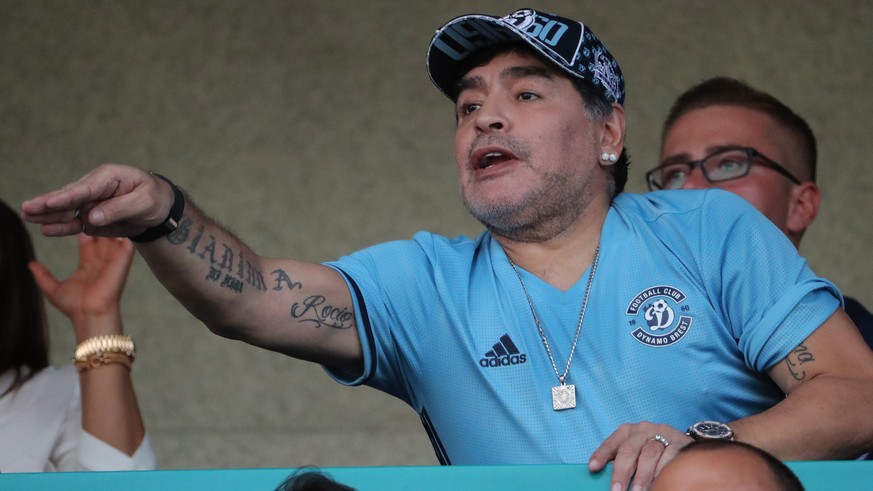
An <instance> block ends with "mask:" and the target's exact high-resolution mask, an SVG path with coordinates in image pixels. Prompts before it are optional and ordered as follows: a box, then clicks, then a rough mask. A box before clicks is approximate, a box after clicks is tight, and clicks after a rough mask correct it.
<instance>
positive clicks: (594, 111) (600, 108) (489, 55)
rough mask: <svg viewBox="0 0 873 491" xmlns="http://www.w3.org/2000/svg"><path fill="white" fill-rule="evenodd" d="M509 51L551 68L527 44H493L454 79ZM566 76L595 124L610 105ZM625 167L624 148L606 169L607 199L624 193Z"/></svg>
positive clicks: (454, 94)
mask: <svg viewBox="0 0 873 491" xmlns="http://www.w3.org/2000/svg"><path fill="white" fill-rule="evenodd" d="M509 52H516V53H520V54H525V55H533V56H535V57H537V58H539V59H540V60H541V61H542V62H543V63H545V64H546V66H549V67H552V66H554V65H555V62H553V61H551V60H549V59H548V58H546V57H544V56H543V55H541V54H539V53H538V52H537V51H536V50H534V49H533V48H531V47H530V46H528V45H527V44H525V43H523V42H521V41H510V42H505V43H497V44H493V45H491V46H488V47H485V48H482V49H480V50H478V51H476V52H474V53H473V54H472V55H471V56H470V57H469V58H468V59H467V60H465V62H464V63H461V64H459V69H458V71H457V74H456V76H457V79H458V80H460V79H461V77H463V75H464V74H465V73H467V72H469V71H470V70H472V69H473V68H476V67H479V66H483V65H485V64H487V63H488V62H489V61H491V60H492V59H493V58H494V57H495V56H497V55H500V54H503V53H509ZM556 71H557V72H558V73H562V74H565V73H566V72H564V71H563V70H556ZM566 76H567V78H569V79H570V82H571V83H572V84H573V87H574V88H575V89H576V91H577V92H579V95H581V96H582V101H583V103H584V104H585V113H586V114H587V115H588V117H589V118H590V119H592V120H594V121H599V120H601V119H603V118H605V117H607V116H610V115H611V114H612V111H613V108H612V103H611V102H609V101H608V100H606V98H605V97H603V96H602V95H600V93H599V92H598V91H596V90H594V89H592V88H591V86H590V85H589V84H588V82H586V81H585V80H583V79H581V78H578V77H572V76H570V75H566ZM459 89H460V87H459V86H456V87H455V89H454V91H453V92H452V93H451V94H450V95H451V98H452V100H455V101H456V100H457V99H458V90H459ZM629 166H630V154H629V153H628V151H627V147H625V148H623V149H622V151H621V155H620V156H619V157H618V161H617V162H616V163H614V164H612V165H611V166H609V169H610V173H609V176H610V189H609V196H610V197H611V198H614V197H616V196H617V195H618V194H619V193H621V192H622V191H624V186H625V184H627V173H628V167H629Z"/></svg>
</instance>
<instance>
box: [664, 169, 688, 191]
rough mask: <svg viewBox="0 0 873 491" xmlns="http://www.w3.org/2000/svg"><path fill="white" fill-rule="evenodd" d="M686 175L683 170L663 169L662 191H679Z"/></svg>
mask: <svg viewBox="0 0 873 491" xmlns="http://www.w3.org/2000/svg"><path fill="white" fill-rule="evenodd" d="M686 177H687V173H686V171H685V170H684V169H665V170H664V171H663V172H662V173H661V182H663V183H664V189H679V188H681V187H682V185H683V184H685V178H686Z"/></svg>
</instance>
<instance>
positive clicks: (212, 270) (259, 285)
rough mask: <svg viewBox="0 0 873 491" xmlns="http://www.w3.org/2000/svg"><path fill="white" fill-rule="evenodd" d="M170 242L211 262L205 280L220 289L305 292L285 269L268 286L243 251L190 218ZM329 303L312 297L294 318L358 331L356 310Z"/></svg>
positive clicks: (296, 304)
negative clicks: (207, 232) (355, 328)
mask: <svg viewBox="0 0 873 491" xmlns="http://www.w3.org/2000/svg"><path fill="white" fill-rule="evenodd" d="M167 239H168V240H169V241H170V243H172V244H174V245H178V246H182V247H184V249H185V250H186V251H187V252H188V253H189V254H191V255H193V256H197V257H199V258H200V259H201V260H203V261H207V262H208V263H209V272H207V273H206V277H205V278H204V279H205V280H206V281H208V282H211V283H216V284H218V286H219V287H220V288H226V289H228V290H230V291H232V292H234V293H237V294H240V293H242V292H243V290H244V289H245V288H247V287H248V288H253V289H254V290H256V291H258V292H265V293H266V292H268V291H275V292H280V291H286V290H287V291H289V292H290V291H294V290H302V289H303V283H301V282H299V281H295V280H294V279H293V278H292V277H291V275H289V274H288V272H286V271H285V270H283V269H275V270H273V271H271V272H270V273H269V279H270V285H269V286H268V285H267V282H266V281H265V279H264V274H263V273H262V272H261V271H260V270H258V269H257V268H256V267H255V266H254V265H253V264H252V263H250V262H249V261H248V260H246V257H245V255H244V254H243V252H242V251H237V250H235V249H234V248H232V247H231V246H230V245H228V244H225V243H223V242H221V243H220V242H219V241H218V240H216V238H215V236H213V235H211V234H205V228H204V227H203V226H202V225H201V226H195V224H194V222H193V221H192V220H191V219H190V218H188V217H184V218H182V220H180V221H179V227H178V228H177V229H176V230H175V231H173V232H172V233H171V234H169V235H168V236H167ZM326 302H327V298H326V297H324V296H323V295H317V294H316V295H310V296H309V297H307V298H306V299H305V300H303V301H302V302H294V303H293V304H292V305H291V308H290V315H291V317H292V318H293V319H296V320H297V321H299V322H300V323H301V324H303V323H306V324H312V325H314V327H315V328H321V327H329V328H333V329H349V328H351V327H354V325H355V315H354V312H353V311H352V310H349V309H347V308H344V307H336V306H333V305H329V304H327V303H326Z"/></svg>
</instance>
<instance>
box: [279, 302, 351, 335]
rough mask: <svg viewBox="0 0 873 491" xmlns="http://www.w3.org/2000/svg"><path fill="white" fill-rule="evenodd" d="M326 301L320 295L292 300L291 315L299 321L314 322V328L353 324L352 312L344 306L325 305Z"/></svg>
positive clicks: (339, 327) (336, 327) (339, 326)
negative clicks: (298, 300)
mask: <svg viewBox="0 0 873 491" xmlns="http://www.w3.org/2000/svg"><path fill="white" fill-rule="evenodd" d="M326 301H327V299H326V298H325V297H324V296H322V295H312V296H310V297H308V298H306V300H304V301H303V302H294V304H293V305H292V306H291V317H293V318H295V319H297V320H299V321H300V322H301V323H303V322H308V323H312V324H315V327H316V328H320V327H331V328H333V329H349V328H351V327H353V326H354V322H355V314H354V312H352V311H350V310H349V309H347V308H344V307H334V306H333V305H325V302H326Z"/></svg>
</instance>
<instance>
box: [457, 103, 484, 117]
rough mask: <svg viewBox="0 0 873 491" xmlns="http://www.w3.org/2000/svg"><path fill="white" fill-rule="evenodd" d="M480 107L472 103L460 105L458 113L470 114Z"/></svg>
mask: <svg viewBox="0 0 873 491" xmlns="http://www.w3.org/2000/svg"><path fill="white" fill-rule="evenodd" d="M480 107H482V105H481V104H478V103H473V102H471V103H468V104H461V110H460V113H461V114H470V113H472V112H475V111H478V110H479V108H480Z"/></svg>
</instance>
